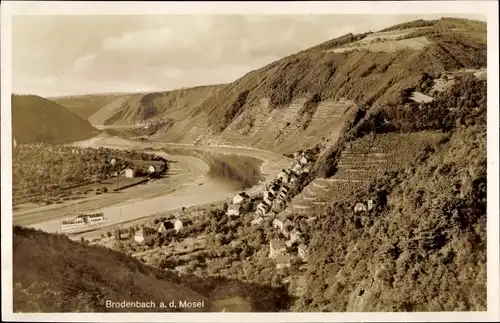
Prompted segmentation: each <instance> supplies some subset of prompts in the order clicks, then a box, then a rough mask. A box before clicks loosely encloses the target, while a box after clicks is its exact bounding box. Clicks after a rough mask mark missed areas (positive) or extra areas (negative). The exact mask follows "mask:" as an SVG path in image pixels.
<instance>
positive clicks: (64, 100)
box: [49, 94, 124, 120]
mask: <svg viewBox="0 0 500 323" xmlns="http://www.w3.org/2000/svg"><path fill="white" fill-rule="evenodd" d="M120 96H124V94H89V95H78V96H69V97H58V98H49V100H51V101H54V102H56V103H58V104H60V105H62V106H63V107H66V108H68V109H69V110H70V111H71V112H73V113H74V114H76V115H78V116H80V118H82V119H84V120H87V119H88V118H89V117H90V116H91V115H93V114H94V113H96V112H97V111H99V110H100V109H101V108H102V107H104V106H105V105H106V104H108V103H110V102H111V101H113V100H115V99H117V98H118V97H120Z"/></svg>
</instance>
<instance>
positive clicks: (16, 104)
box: [12, 94, 98, 143]
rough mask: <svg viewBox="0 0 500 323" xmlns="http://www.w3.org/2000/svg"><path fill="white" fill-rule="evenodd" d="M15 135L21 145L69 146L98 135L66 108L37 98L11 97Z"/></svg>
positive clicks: (86, 122) (29, 96)
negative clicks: (72, 142) (38, 143)
mask: <svg viewBox="0 0 500 323" xmlns="http://www.w3.org/2000/svg"><path fill="white" fill-rule="evenodd" d="M12 133H13V136H14V137H15V138H16V140H17V142H18V143H28V142H44V143H66V142H71V141H76V140H82V139H86V138H88V137H91V136H93V135H96V134H97V133H98V130H97V129H95V128H94V127H92V125H91V124H90V123H89V122H88V121H86V120H83V119H82V118H80V117H79V116H77V115H76V114H74V113H73V112H71V111H70V110H68V109H67V108H65V107H63V106H61V105H59V104H57V103H55V102H53V101H50V100H47V99H44V98H42V97H40V96H36V95H15V94H14V95H12Z"/></svg>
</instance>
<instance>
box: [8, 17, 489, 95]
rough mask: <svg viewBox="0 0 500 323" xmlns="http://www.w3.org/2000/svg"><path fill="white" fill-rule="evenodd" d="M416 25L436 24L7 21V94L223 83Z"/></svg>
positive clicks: (392, 20)
mask: <svg viewBox="0 0 500 323" xmlns="http://www.w3.org/2000/svg"><path fill="white" fill-rule="evenodd" d="M445 16H452V15H445ZM454 16H456V15H454ZM420 18H423V19H435V18H439V17H438V16H426V15H391V16H381V15H345V14H344V15H331V14H328V15H317V14H315V15H183V16H181V15H134V16H125V15H101V16H95V15H94V16H90V15H80V16H78V15H72V16H61V15H59V16H48V15H45V16H37V15H31V16H13V17H12V29H11V30H12V91H13V92H14V93H18V94H37V95H41V96H44V97H53V96H65V95H81V94H94V93H115V92H146V91H164V90H172V89H178V88H183V87H193V86H198V85H207V84H220V83H229V82H232V81H234V80H236V79H238V78H239V77H241V76H243V75H244V74H246V73H248V72H250V71H251V70H254V69H258V68H260V67H262V66H264V65H266V64H268V63H271V62H273V61H275V60H278V59H280V58H282V57H284V56H287V55H290V54H293V53H296V52H299V51H301V50H303V49H307V48H309V47H312V46H314V45H317V44H319V43H321V42H324V41H326V40H329V39H332V38H335V37H338V36H341V35H344V34H346V33H349V32H352V33H361V32H367V31H377V30H380V29H382V28H385V27H389V26H391V25H394V24H398V23H401V22H405V21H411V20H415V19H420ZM469 18H473V19H478V18H479V19H480V18H481V17H475V16H469Z"/></svg>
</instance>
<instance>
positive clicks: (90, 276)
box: [13, 227, 287, 312]
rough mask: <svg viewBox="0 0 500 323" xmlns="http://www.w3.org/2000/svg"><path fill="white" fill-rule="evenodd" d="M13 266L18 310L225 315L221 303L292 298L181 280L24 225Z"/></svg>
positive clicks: (261, 304) (269, 307) (260, 303)
mask: <svg viewBox="0 0 500 323" xmlns="http://www.w3.org/2000/svg"><path fill="white" fill-rule="evenodd" d="M13 264H14V271H13V272H14V273H13V286H14V291H13V299H14V304H13V306H14V308H13V309H14V312H140V311H144V312H172V311H179V312H184V311H190V312H195V311H202V312H209V311H222V308H219V305H218V301H220V300H230V299H235V300H236V299H240V298H241V299H243V301H239V303H240V306H241V308H246V309H249V308H250V309H251V310H252V311H278V310H283V309H285V308H284V307H283V306H285V305H286V298H287V296H286V294H283V290H281V289H272V288H270V287H265V286H257V285H254V284H247V283H240V282H238V281H231V280H227V279H224V278H208V277H207V278H204V279H201V278H197V277H195V276H178V275H177V274H175V273H173V272H166V271H163V270H160V269H155V268H152V267H149V266H146V265H144V264H143V263H141V262H140V261H139V260H137V259H135V258H132V257H130V256H127V255H125V254H123V253H120V252H117V251H112V250H111V249H108V248H105V247H100V246H88V245H84V244H81V243H80V242H75V241H71V240H70V239H69V238H68V237H66V236H64V235H55V234H49V233H45V232H42V231H35V230H33V229H27V228H21V227H14V230H13ZM106 300H111V301H114V302H121V301H131V302H135V301H138V300H139V301H144V302H146V301H153V302H155V304H156V308H149V309H148V308H145V309H141V308H125V309H116V308H108V307H106V303H105V301H106ZM171 300H176V301H179V300H189V301H204V302H205V307H204V308H201V309H192V308H191V309H190V308H187V309H182V308H159V306H160V303H161V302H166V301H167V302H168V301H171ZM235 310H236V311H237V310H238V308H236V309H235Z"/></svg>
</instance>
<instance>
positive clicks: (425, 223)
mask: <svg viewBox="0 0 500 323" xmlns="http://www.w3.org/2000/svg"><path fill="white" fill-rule="evenodd" d="M425 82H426V81H425V80H423V81H422V82H421V83H419V84H418V85H417V86H418V87H422V86H423V84H424V83H425ZM427 87H429V88H430V87H431V83H429V84H427ZM486 89H487V83H486V81H485V80H481V79H478V78H476V77H475V76H473V75H469V76H465V77H464V78H462V79H461V80H459V81H457V82H455V83H454V84H453V85H452V86H451V87H449V88H448V89H446V90H445V91H443V92H440V93H438V94H437V95H436V97H435V98H434V100H433V101H432V102H426V103H415V102H411V101H409V102H406V103H404V104H398V105H388V106H384V107H381V108H376V109H373V110H369V111H368V113H366V114H364V115H363V116H362V117H361V118H358V120H357V121H356V122H353V123H351V124H350V125H349V126H348V127H346V129H344V131H343V133H342V136H341V138H340V140H339V141H338V142H337V143H336V145H335V146H334V147H332V149H329V150H326V151H325V152H324V153H323V156H322V157H321V158H318V159H317V162H316V165H315V166H314V170H313V172H312V174H311V177H310V179H309V180H310V184H309V185H308V186H306V188H305V189H304V190H303V192H302V193H301V194H299V195H298V196H296V197H295V199H294V200H293V201H292V205H291V207H290V208H289V209H288V210H287V212H288V213H289V216H290V217H292V218H294V217H296V216H300V215H301V214H306V216H307V215H309V216H310V214H315V215H317V216H318V220H317V221H316V226H315V230H314V233H313V236H312V239H311V249H310V252H311V255H310V259H311V262H310V263H309V268H308V271H307V273H305V276H306V277H307V284H306V285H307V290H306V293H305V294H304V295H303V297H301V298H300V299H299V301H298V302H296V304H295V307H294V310H298V311H302V310H304V311H356V312H359V311H483V310H485V309H486V234H487V230H486V229H487V228H486V218H487V214H486V184H487V183H486V121H487V118H486V110H487V109H486V98H487V91H486ZM367 171H368V172H367ZM318 176H324V177H327V178H322V179H321V178H317V177H318ZM356 186H357V187H356ZM370 199H371V200H372V201H374V203H375V208H373V209H372V210H364V211H363V210H358V211H355V210H354V209H355V205H356V204H358V203H364V204H365V206H366V205H367V201H368V200H370ZM304 211H306V212H304Z"/></svg>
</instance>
